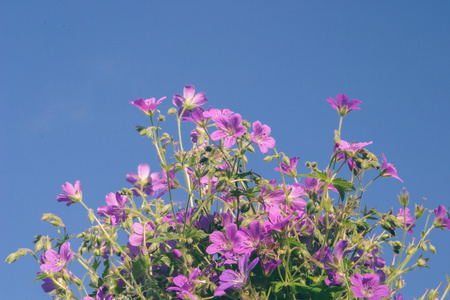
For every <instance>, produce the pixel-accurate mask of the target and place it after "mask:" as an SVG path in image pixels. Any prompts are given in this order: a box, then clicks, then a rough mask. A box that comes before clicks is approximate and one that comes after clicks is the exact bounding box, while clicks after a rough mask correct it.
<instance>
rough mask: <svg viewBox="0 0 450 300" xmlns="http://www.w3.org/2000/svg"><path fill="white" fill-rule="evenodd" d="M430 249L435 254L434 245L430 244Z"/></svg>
mask: <svg viewBox="0 0 450 300" xmlns="http://www.w3.org/2000/svg"><path fill="white" fill-rule="evenodd" d="M430 251H431V253H433V254H436V247H434V246H433V245H431V244H430Z"/></svg>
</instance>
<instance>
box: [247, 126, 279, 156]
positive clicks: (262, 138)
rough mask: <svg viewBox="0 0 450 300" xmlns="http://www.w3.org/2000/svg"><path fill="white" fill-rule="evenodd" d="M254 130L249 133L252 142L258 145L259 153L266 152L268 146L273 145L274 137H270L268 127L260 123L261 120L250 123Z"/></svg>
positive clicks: (271, 146)
mask: <svg viewBox="0 0 450 300" xmlns="http://www.w3.org/2000/svg"><path fill="white" fill-rule="evenodd" d="M252 127H253V130H254V132H252V133H251V134H250V137H251V139H252V142H253V143H255V144H256V145H258V146H259V150H261V153H263V154H266V153H267V152H268V148H271V149H272V148H273V147H275V139H274V138H273V137H270V136H269V135H270V127H269V126H267V125H261V122H259V121H256V122H254V123H253V125H252Z"/></svg>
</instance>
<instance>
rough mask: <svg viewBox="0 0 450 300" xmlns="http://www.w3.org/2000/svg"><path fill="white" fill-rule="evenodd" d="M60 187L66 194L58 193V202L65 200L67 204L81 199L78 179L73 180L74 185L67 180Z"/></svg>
mask: <svg viewBox="0 0 450 300" xmlns="http://www.w3.org/2000/svg"><path fill="white" fill-rule="evenodd" d="M62 189H63V191H64V193H66V194H59V195H58V196H57V197H56V200H57V201H58V202H67V204H66V205H67V206H69V205H71V204H72V203H78V202H80V201H81V198H82V194H81V187H80V181H79V180H77V181H75V186H73V185H72V184H71V183H69V182H66V183H64V184H63V185H62Z"/></svg>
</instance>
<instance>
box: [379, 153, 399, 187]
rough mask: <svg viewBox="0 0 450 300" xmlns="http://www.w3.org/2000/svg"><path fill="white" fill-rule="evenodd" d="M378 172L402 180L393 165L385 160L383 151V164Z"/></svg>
mask: <svg viewBox="0 0 450 300" xmlns="http://www.w3.org/2000/svg"><path fill="white" fill-rule="evenodd" d="M380 174H381V176H383V177H393V178H397V179H398V180H400V181H401V182H403V180H401V179H400V177H398V175H397V170H396V169H395V167H394V166H393V165H392V164H390V163H388V162H387V161H386V156H384V153H383V166H382V167H381V172H380Z"/></svg>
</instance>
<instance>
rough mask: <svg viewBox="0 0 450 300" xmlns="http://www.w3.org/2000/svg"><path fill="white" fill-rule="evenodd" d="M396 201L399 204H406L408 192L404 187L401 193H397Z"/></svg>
mask: <svg viewBox="0 0 450 300" xmlns="http://www.w3.org/2000/svg"><path fill="white" fill-rule="evenodd" d="M398 201H400V205H403V206H406V205H408V203H409V193H408V192H407V191H406V189H403V193H401V194H400V195H398Z"/></svg>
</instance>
